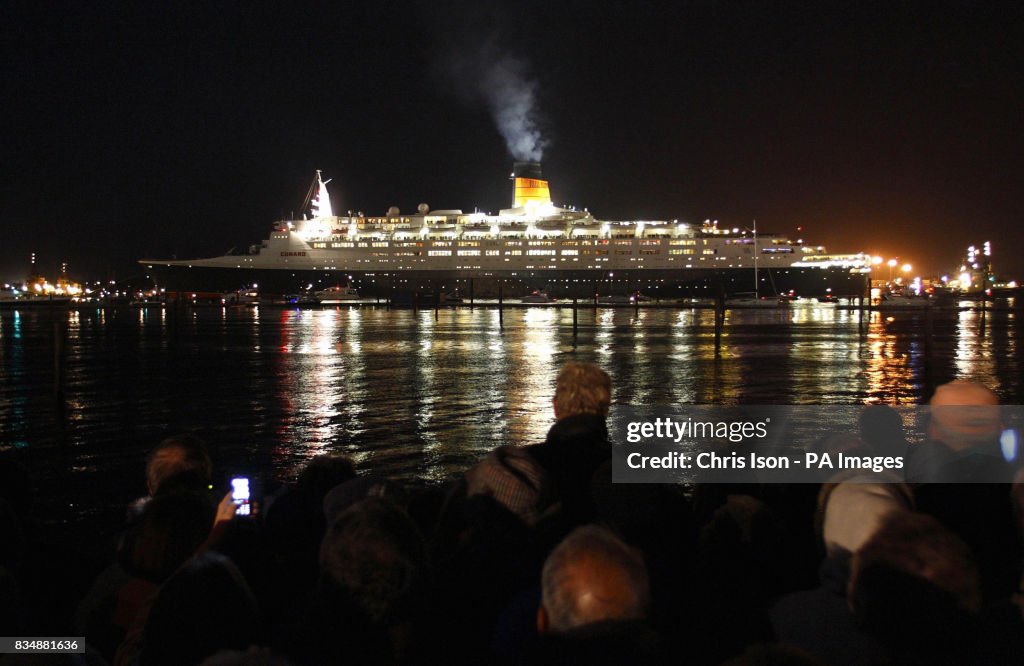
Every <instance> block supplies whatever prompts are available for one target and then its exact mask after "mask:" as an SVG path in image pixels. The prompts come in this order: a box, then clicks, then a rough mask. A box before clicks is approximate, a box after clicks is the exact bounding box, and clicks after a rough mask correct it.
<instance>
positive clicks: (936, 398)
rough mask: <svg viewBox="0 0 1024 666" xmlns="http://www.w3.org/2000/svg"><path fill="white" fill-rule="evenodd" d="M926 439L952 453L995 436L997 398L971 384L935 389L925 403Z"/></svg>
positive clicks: (997, 434)
mask: <svg viewBox="0 0 1024 666" xmlns="http://www.w3.org/2000/svg"><path fill="white" fill-rule="evenodd" d="M928 404H929V407H930V415H931V420H930V423H929V426H928V436H929V437H930V438H931V439H932V440H935V441H939V442H942V443H943V444H946V445H947V446H949V447H950V448H951V449H953V450H954V451H960V450H965V449H970V448H973V447H975V446H978V445H980V444H985V443H988V442H991V441H993V440H995V439H997V438H998V437H999V433H1000V432H1001V431H1002V424H1001V420H1000V414H999V398H998V397H997V396H996V394H995V393H993V392H992V391H991V390H989V389H988V388H987V387H985V386H982V385H981V384H977V383H975V382H967V381H955V382H950V383H948V384H943V385H942V386H940V387H938V388H937V389H935V395H933V396H932V399H931V401H930V402H929V403H928Z"/></svg>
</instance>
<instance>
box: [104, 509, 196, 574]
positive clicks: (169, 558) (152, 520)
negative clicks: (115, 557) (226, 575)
mask: <svg viewBox="0 0 1024 666" xmlns="http://www.w3.org/2000/svg"><path fill="white" fill-rule="evenodd" d="M213 517H214V507H213V505H212V504H211V503H210V501H209V499H208V498H207V496H206V495H204V494H200V493H184V492H182V493H169V494H166V495H165V494H160V495H157V496H156V497H154V498H153V499H152V500H150V501H149V502H147V503H146V507H145V509H143V512H142V518H141V519H140V520H139V522H138V523H137V524H136V525H134V526H133V527H132V529H131V530H130V531H129V532H128V533H127V534H126V535H125V540H124V543H123V545H122V547H121V555H120V559H121V563H122V565H123V566H124V568H125V569H126V570H127V571H128V572H129V573H131V574H132V575H135V576H139V577H141V578H145V579H147V580H150V581H153V582H155V583H160V582H162V581H164V580H166V579H167V577H168V576H170V575H171V574H172V573H174V571H175V570H176V569H177V568H178V567H179V566H181V564H182V562H184V561H185V560H187V559H188V558H189V557H191V556H192V554H193V553H195V552H196V549H198V548H199V546H201V545H202V544H203V542H204V541H205V540H206V538H207V537H208V536H209V534H210V529H211V528H212V527H213Z"/></svg>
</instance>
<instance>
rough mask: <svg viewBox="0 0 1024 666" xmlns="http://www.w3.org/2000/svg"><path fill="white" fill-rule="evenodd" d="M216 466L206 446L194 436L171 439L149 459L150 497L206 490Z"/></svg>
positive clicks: (147, 464) (155, 450) (147, 468)
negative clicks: (181, 491)
mask: <svg viewBox="0 0 1024 666" xmlns="http://www.w3.org/2000/svg"><path fill="white" fill-rule="evenodd" d="M212 474H213V464H212V463H211V462H210V454H209V453H207V451H206V445H205V444H203V442H202V441H201V440H200V439H199V438H197V437H194V436H192V435H178V436H175V437H168V438H167V439H165V440H163V441H162V442H160V443H159V444H158V445H157V446H156V448H154V449H153V450H152V451H150V453H149V456H147V458H146V487H147V489H148V490H149V494H150V495H156V494H157V492H169V491H171V490H206V488H207V487H208V486H209V485H210V478H211V475H212Z"/></svg>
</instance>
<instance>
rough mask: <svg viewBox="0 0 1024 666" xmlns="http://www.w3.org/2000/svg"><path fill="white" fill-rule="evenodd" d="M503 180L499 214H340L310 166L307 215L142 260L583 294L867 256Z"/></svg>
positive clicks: (736, 284) (734, 285)
mask: <svg viewBox="0 0 1024 666" xmlns="http://www.w3.org/2000/svg"><path fill="white" fill-rule="evenodd" d="M512 181H513V200H512V206H511V207H510V208H506V209H502V210H500V211H499V212H498V214H496V215H494V214H487V213H482V212H472V213H465V212H463V211H462V210H452V209H442V210H431V209H430V208H429V206H427V205H426V204H420V205H419V206H418V208H417V210H416V212H415V213H413V214H403V213H402V212H401V211H400V210H399V209H398V208H396V207H391V208H390V209H389V210H388V211H387V213H386V214H384V215H381V216H364V215H362V214H356V215H344V216H339V215H334V214H333V208H332V205H331V200H330V195H329V194H328V192H327V184H328V183H329V182H330V181H324V180H323V179H322V177H321V174H320V172H319V171H318V172H317V173H316V179H315V181H314V184H313V187H312V188H311V195H310V197H309V198H310V213H311V215H310V216H309V217H304V218H303V219H299V220H285V221H281V222H278V223H276V224H275V225H274V227H273V229H272V231H271V233H270V236H269V238H267V239H266V240H264V241H263V242H261V243H260V244H258V245H253V246H252V247H250V249H249V251H248V253H246V254H241V255H225V256H221V257H213V258H207V259H193V260H149V259H147V260H141V261H140V263H143V264H146V265H149V266H157V265H159V266H166V267H176V268H178V269H184V270H179V275H180V274H181V273H182V272H184V273H193V274H194V275H193V277H199V276H200V275H201V274H202V273H203V272H204V271H203V269H224V270H226V271H228V272H231V271H244V272H245V273H246V274H250V273H252V274H263V277H262V278H260V281H261V282H264V283H266V282H267V279H266V277H267V276H269V275H272V274H274V273H281V274H293V276H294V277H296V278H301V279H299V280H298V282H301V281H303V280H309V281H310V283H313V282H314V281H322V280H324V279H326V280H328V281H330V280H336V279H337V276H338V275H342V276H348V279H349V280H351V281H352V282H354V283H357V284H359V286H360V289H361V290H369V291H372V290H373V288H374V286H376V287H378V288H392V289H393V288H395V285H396V284H403V285H409V288H412V289H416V288H420V287H421V286H423V284H427V285H428V286H427V288H431V287H432V286H440V285H441V284H442V283H445V282H448V283H452V282H457V281H462V280H468V279H476V280H478V281H481V282H482V283H485V282H486V281H487V280H489V279H490V280H492V281H493V280H499V281H505V282H509V281H510V282H511V283H512V284H519V285H522V286H523V288H537V287H544V288H548V289H553V290H555V291H563V292H566V293H569V292H572V293H577V292H578V293H579V294H580V295H590V294H593V293H596V291H595V289H596V288H595V287H594V286H586V285H594V284H601V285H603V286H602V287H601V289H597V291H604V292H605V293H607V292H608V291H609V290H611V289H614V288H612V287H611V286H610V285H612V284H620V285H622V284H623V283H625V284H624V285H623V288H627V287H628V288H631V289H632V288H636V289H647V290H651V289H655V290H656V291H665V292H666V293H668V292H670V291H673V290H675V291H678V290H679V289H684V290H685V289H686V288H687V285H689V288H690V289H691V290H692V288H693V286H694V285H696V284H699V283H700V282H702V281H703V282H705V283H707V281H708V280H715V279H717V281H718V282H719V283H722V280H723V279H724V278H728V279H727V280H726V288H727V289H728V290H729V291H737V290H739V291H750V290H751V289H752V288H753V282H752V281H750V282H749V283H748V284H746V285H744V284H743V280H740V279H739V276H741V275H743V274H745V273H748V272H751V273H752V271H753V269H754V268H755V257H756V263H757V264H758V265H759V266H760V268H761V269H762V274H763V276H764V278H765V280H766V281H768V280H771V281H773V282H774V281H776V277H773V272H774V274H775V276H777V278H778V281H779V282H780V283H783V284H780V285H779V286H778V287H777V288H780V289H781V288H788V287H786V284H785V283H786V282H787V281H786V280H785V279H784V276H785V275H787V274H789V272H791V271H794V270H797V271H800V272H804V271H807V270H811V271H812V275H813V277H817V278H824V279H825V281H826V282H829V285H827V286H822V289H821V290H824V289H825V288H833V289H835V287H836V286H837V285H835V284H832V283H833V282H835V280H834V279H831V280H830V279H827V276H826V274H825V272H824V271H826V270H827V271H829V272H830V273H836V272H838V275H839V276H842V275H847V276H850V275H856V274H858V273H860V272H863V271H866V270H869V267H870V259H869V257H867V256H866V255H845V256H836V255H828V254H827V253H825V251H824V248H821V247H810V246H807V245H805V244H804V243H803V242H801V241H799V240H797V241H793V240H790V239H789V238H787V237H785V236H783V235H779V234H764V233H761V234H755V233H753V232H752V231H751V230H748V229H740V228H722V227H719V225H718V224H717V222H713V221H711V220H706V221H704V222H703V223H701V224H689V223H686V222H681V221H679V220H630V221H611V220H599V219H596V218H595V217H594V216H593V215H592V214H591V213H590V212H589V211H587V210H578V209H576V208H563V207H559V206H557V205H555V204H554V203H553V201H552V198H551V193H550V187H549V184H548V181H547V180H546V179H544V178H543V175H542V172H541V166H540V165H539V164H537V163H516V164H515V167H514V170H513V173H512ZM616 277H617V279H616ZM314 279H315V280H314ZM752 279H753V278H751V280H752ZM862 281H863V280H862V278H860V279H857V280H853V281H851V282H850V284H851V285H853V284H858V285H859V284H860V283H861V282H862ZM190 282H194V281H190ZM435 283H436V284H435ZM809 286H810V285H809ZM673 287H674V288H675V289H673ZM704 288H705V289H706V288H707V286H706V285H705V287H704ZM840 288H841V286H840ZM812 291H819V290H817V289H812Z"/></svg>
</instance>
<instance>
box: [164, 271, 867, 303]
mask: <svg viewBox="0 0 1024 666" xmlns="http://www.w3.org/2000/svg"><path fill="white" fill-rule="evenodd" d="M149 270H150V271H151V273H150V274H151V277H152V278H153V280H154V281H155V282H156V284H157V286H159V287H162V288H165V289H167V290H168V291H224V290H234V289H239V288H251V287H252V286H253V285H257V288H258V289H259V290H260V291H261V292H265V293H294V292H296V291H299V290H301V289H306V288H310V287H311V288H312V289H314V290H318V289H323V288H326V287H329V286H332V285H337V284H345V285H351V286H353V287H355V288H356V289H358V290H359V293H360V294H361V295H362V296H364V297H368V298H375V297H388V296H390V295H393V294H416V293H419V294H431V293H448V292H450V291H452V290H454V289H458V290H459V291H460V292H461V293H463V294H467V295H469V294H473V295H474V296H475V297H476V298H496V297H497V296H498V295H499V291H500V292H501V294H502V295H503V296H506V297H515V296H521V295H524V294H528V293H530V292H531V291H534V290H544V291H547V292H548V293H550V294H551V295H552V296H555V297H558V298H573V297H576V298H592V297H593V296H594V295H595V294H599V295H609V294H626V293H634V292H637V291H639V292H642V293H644V294H646V295H648V296H651V297H652V298H664V299H668V298H685V297H696V298H701V297H715V296H716V295H718V294H719V293H724V294H725V295H726V296H729V295H733V294H738V293H750V292H751V291H753V290H754V271H753V269H752V268H724V269H710V268H709V269H702V268H692V269H640V270H628V269H627V270H616V271H603V270H593V269H589V270H588V269H569V270H565V269H563V270H516V271H475V270H474V271H467V270H463V271H459V270H406V271H390V272H381V271H374V272H370V271H340V270H312V269H256V268H220V267H207V266H160V265H153V266H151V267H150V269H149ZM758 283H759V284H758V291H759V292H760V293H761V294H763V295H772V294H790V293H792V295H794V296H797V297H808V298H816V297H822V296H825V295H827V294H831V295H833V296H836V297H847V296H860V295H862V294H864V293H865V290H866V288H867V278H866V276H865V275H864V274H861V273H851V272H850V271H849V270H848V269H840V268H777V269H772V270H771V271H767V270H764V269H762V270H761V271H759V274H758Z"/></svg>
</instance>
